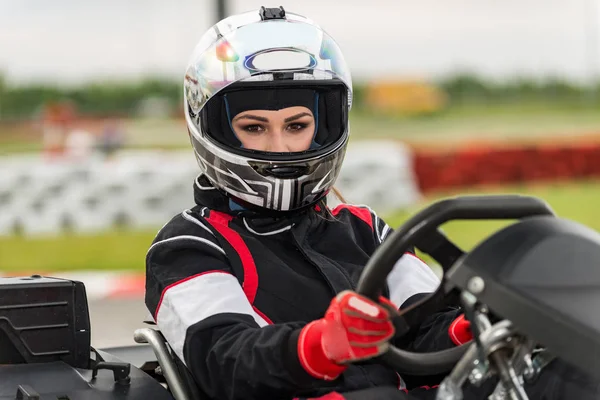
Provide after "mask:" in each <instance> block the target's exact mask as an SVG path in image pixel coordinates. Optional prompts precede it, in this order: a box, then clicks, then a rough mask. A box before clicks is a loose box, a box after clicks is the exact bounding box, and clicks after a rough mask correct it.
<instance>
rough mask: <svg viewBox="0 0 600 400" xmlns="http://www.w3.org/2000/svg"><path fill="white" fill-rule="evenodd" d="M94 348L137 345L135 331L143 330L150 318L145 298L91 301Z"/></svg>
mask: <svg viewBox="0 0 600 400" xmlns="http://www.w3.org/2000/svg"><path fill="white" fill-rule="evenodd" d="M89 307H90V320H91V324H92V346H94V347H97V348H103V347H113V346H126V345H132V344H135V342H134V341H133V331H135V330H136V329H137V328H143V327H144V326H147V325H145V324H144V323H143V322H142V321H143V320H144V319H145V318H146V316H148V311H147V310H146V306H145V305H144V299H143V297H140V298H139V299H129V298H128V299H104V300H93V301H90V304H89Z"/></svg>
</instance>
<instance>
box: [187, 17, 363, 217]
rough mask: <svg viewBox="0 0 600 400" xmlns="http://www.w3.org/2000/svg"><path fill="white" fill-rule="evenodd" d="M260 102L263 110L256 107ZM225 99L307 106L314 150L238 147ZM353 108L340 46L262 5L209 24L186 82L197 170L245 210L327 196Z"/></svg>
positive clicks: (304, 22)
mask: <svg viewBox="0 0 600 400" xmlns="http://www.w3.org/2000/svg"><path fill="white" fill-rule="evenodd" d="M307 93H308V94H309V95H310V96H312V97H310V96H309V97H307ZM261 96H262V97H261ZM265 97H266V98H268V99H269V100H268V101H266V103H269V104H266V105H264V104H263V103H264V102H263V103H261V101H262V100H260V99H261V98H262V99H263V100H264V98H265ZM228 99H229V100H231V99H238V100H237V101H242V102H244V101H246V102H247V103H253V102H254V101H256V103H255V104H256V107H255V109H257V108H261V107H262V108H265V107H270V108H271V109H280V108H284V107H289V106H291V105H294V104H296V103H295V102H306V101H309V102H311V104H312V109H313V115H314V117H315V126H316V129H315V134H314V137H313V144H312V145H311V146H310V149H308V150H306V151H300V152H266V151H258V150H251V149H246V148H243V147H242V146H241V143H240V142H239V140H237V139H236V136H235V133H234V132H232V127H231V124H230V121H231V119H230V117H231V115H230V112H231V110H230V108H235V107H236V104H230V101H228ZM237 105H238V106H239V104H237ZM351 105H352V81H351V77H350V73H349V71H348V68H347V66H346V63H345V61H344V58H343V56H342V53H341V51H340V49H339V47H338V45H337V44H336V43H335V42H334V40H333V39H332V38H331V37H330V36H329V35H328V34H326V33H325V32H324V31H323V30H322V29H321V28H320V27H319V26H317V25H316V24H315V23H314V22H312V21H311V20H309V19H307V18H305V17H302V16H300V15H297V14H292V13H288V12H286V11H285V10H284V9H283V8H282V7H280V8H264V7H262V8H261V9H260V10H256V11H252V12H246V13H243V14H239V15H234V16H231V17H228V18H226V19H224V20H222V21H220V22H218V23H217V24H216V25H214V26H213V27H211V28H210V29H209V30H208V32H206V33H205V34H204V35H203V36H202V38H201V39H200V42H199V43H198V44H197V46H196V48H195V50H194V52H193V54H192V57H191V59H190V62H189V64H188V67H187V71H186V75H185V80H184V112H185V118H186V122H187V127H188V132H189V136H190V141H191V144H192V146H193V149H194V153H195V156H196V159H197V161H198V165H199V166H200V168H201V170H202V173H203V174H204V175H205V176H206V177H207V178H208V179H209V181H210V182H211V183H212V184H213V186H215V187H216V188H218V189H220V190H221V191H223V192H224V193H225V194H226V195H228V196H229V197H231V198H233V199H234V201H236V202H238V203H240V204H241V205H245V206H247V207H249V208H256V207H259V208H260V209H268V210H272V211H283V212H287V211H294V210H299V209H303V208H306V207H309V206H312V205H314V204H316V203H317V202H318V201H319V200H321V199H323V198H324V197H325V196H326V195H327V193H328V192H329V190H330V189H331V188H332V187H333V184H334V183H335V180H336V179H337V176H338V174H339V171H340V168H341V165H342V161H343V159H344V155H345V151H346V146H347V143H348V112H349V110H350V108H351ZM238 108H239V107H238Z"/></svg>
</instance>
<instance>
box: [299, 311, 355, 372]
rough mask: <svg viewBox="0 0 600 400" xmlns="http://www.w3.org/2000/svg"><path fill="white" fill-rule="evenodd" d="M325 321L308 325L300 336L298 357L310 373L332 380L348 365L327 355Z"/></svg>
mask: <svg viewBox="0 0 600 400" xmlns="http://www.w3.org/2000/svg"><path fill="white" fill-rule="evenodd" d="M324 324H325V321H324V320H321V319H320V320H316V321H313V322H311V323H309V324H308V325H306V326H305V327H304V328H302V330H301V331H300V335H299V336H298V359H299V360H300V365H301V366H302V368H304V370H305V371H306V372H308V374H309V375H311V376H313V377H315V378H318V379H323V380H326V381H332V380H334V379H336V378H337V377H338V376H340V374H341V373H342V372H344V371H345V370H346V366H344V365H339V364H336V363H334V362H333V361H331V360H330V359H329V358H327V356H326V355H325V352H324V350H323V345H322V344H321V338H322V337H323V328H324Z"/></svg>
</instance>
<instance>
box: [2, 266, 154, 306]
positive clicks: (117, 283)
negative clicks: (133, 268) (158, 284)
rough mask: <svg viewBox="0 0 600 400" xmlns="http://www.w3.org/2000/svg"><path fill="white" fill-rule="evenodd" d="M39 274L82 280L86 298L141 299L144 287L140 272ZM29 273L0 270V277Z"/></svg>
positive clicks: (143, 277) (24, 275)
mask: <svg viewBox="0 0 600 400" xmlns="http://www.w3.org/2000/svg"><path fill="white" fill-rule="evenodd" d="M38 274H39V275H41V276H46V277H52V278H62V279H69V280H74V281H80V282H83V284H84V285H85V289H86V293H87V297H88V300H91V301H94V300H102V299H126V298H130V299H143V298H144V292H145V289H146V276H145V275H144V273H143V272H142V273H140V272H130V271H119V272H117V271H111V272H96V271H73V272H55V273H48V272H44V273H41V272H40V273H38ZM30 275H31V273H19V272H10V273H8V272H0V277H15V276H16V277H26V276H30ZM1 283H2V279H0V284H1Z"/></svg>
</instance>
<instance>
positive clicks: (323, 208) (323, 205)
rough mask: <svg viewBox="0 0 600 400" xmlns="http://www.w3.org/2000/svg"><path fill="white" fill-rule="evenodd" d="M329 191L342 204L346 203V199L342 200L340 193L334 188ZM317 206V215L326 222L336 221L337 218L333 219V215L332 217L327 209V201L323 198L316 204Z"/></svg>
mask: <svg viewBox="0 0 600 400" xmlns="http://www.w3.org/2000/svg"><path fill="white" fill-rule="evenodd" d="M331 191H332V192H333V194H334V195H335V197H337V199H338V200H339V201H341V202H342V203H346V199H345V198H344V196H343V195H342V193H341V192H340V191H339V190H338V189H337V188H336V187H335V186H334V187H332V188H331ZM317 205H318V206H319V208H318V212H317V215H319V216H321V217H322V218H324V219H326V220H334V221H337V218H336V217H335V215H333V214H332V213H331V210H330V209H329V207H327V201H326V199H325V197H324V198H323V199H321V200H320V201H319V202H318V203H317Z"/></svg>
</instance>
